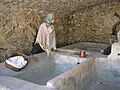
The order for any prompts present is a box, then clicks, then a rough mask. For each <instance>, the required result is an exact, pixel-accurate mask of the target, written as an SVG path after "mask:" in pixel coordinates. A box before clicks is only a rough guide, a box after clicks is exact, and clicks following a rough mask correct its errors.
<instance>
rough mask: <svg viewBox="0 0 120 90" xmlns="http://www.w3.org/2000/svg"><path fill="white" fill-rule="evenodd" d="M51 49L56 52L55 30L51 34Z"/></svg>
mask: <svg viewBox="0 0 120 90" xmlns="http://www.w3.org/2000/svg"><path fill="white" fill-rule="evenodd" d="M53 49H54V50H56V36H55V30H54V32H53Z"/></svg>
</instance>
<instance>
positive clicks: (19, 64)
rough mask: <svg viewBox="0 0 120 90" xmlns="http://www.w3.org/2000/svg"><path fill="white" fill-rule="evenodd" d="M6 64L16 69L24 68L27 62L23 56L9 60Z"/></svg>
mask: <svg viewBox="0 0 120 90" xmlns="http://www.w3.org/2000/svg"><path fill="white" fill-rule="evenodd" d="M6 63H7V64H9V65H12V66H13V67H15V68H23V67H24V66H25V65H26V64H27V61H26V60H24V58H23V57H22V56H14V57H10V58H9V59H7V60H6Z"/></svg>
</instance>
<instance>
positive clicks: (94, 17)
mask: <svg viewBox="0 0 120 90" xmlns="http://www.w3.org/2000/svg"><path fill="white" fill-rule="evenodd" d="M119 8H120V4H119V2H104V3H101V4H96V5H93V6H88V7H83V8H82V7H81V8H80V9H79V11H78V12H76V13H74V14H72V15H70V16H69V22H68V25H69V30H68V33H69V34H68V44H71V43H75V42H80V41H89V42H98V43H109V37H110V34H111V33H112V27H113V25H114V24H115V23H116V22H118V21H119V20H118V18H117V17H116V16H115V15H114V13H115V12H117V13H118V14H120V9H119ZM116 30H117V31H118V30H120V27H117V29H116Z"/></svg>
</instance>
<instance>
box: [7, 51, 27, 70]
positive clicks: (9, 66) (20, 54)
mask: <svg viewBox="0 0 120 90" xmlns="http://www.w3.org/2000/svg"><path fill="white" fill-rule="evenodd" d="M14 56H22V57H23V58H24V60H26V61H27V63H26V65H27V64H28V62H29V57H28V56H27V55H25V54H23V53H20V52H13V53H12V55H11V56H10V57H14ZM10 57H9V58H10ZM26 65H25V66H26ZM25 66H24V67H22V68H16V67H14V66H12V65H10V64H8V63H6V61H5V67H7V68H9V69H11V70H13V71H16V72H18V71H20V70H22V69H23V68H25Z"/></svg>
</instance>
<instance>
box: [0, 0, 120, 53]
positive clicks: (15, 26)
mask: <svg viewBox="0 0 120 90" xmlns="http://www.w3.org/2000/svg"><path fill="white" fill-rule="evenodd" d="M111 1H112V0H0V52H4V53H5V55H6V54H7V53H8V54H9V53H10V52H12V51H20V52H23V53H25V54H27V53H29V52H30V51H31V49H32V44H33V42H34V39H35V36H36V33H37V31H38V28H39V25H40V24H41V23H42V22H43V18H44V16H45V15H46V14H47V13H48V12H53V13H55V14H56V18H57V19H56V23H55V28H56V38H57V47H60V46H64V45H68V44H71V43H76V42H79V41H91V42H102V43H106V42H108V35H109V33H110V32H109V31H110V30H111V26H112V25H113V24H114V23H115V21H116V18H115V17H114V16H113V12H112V11H114V9H115V10H116V9H117V10H119V6H120V5H119V4H117V3H115V2H118V1H119V0H114V2H111ZM111 9H112V11H110V10H111ZM104 12H105V13H104ZM104 14H105V15H104ZM114 20H115V21H114ZM109 22H110V23H109ZM105 23H107V25H106V26H105V25H103V24H105ZM103 30H104V32H103ZM94 35H95V36H94ZM96 36H97V37H96ZM0 55H1V54H0Z"/></svg>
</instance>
